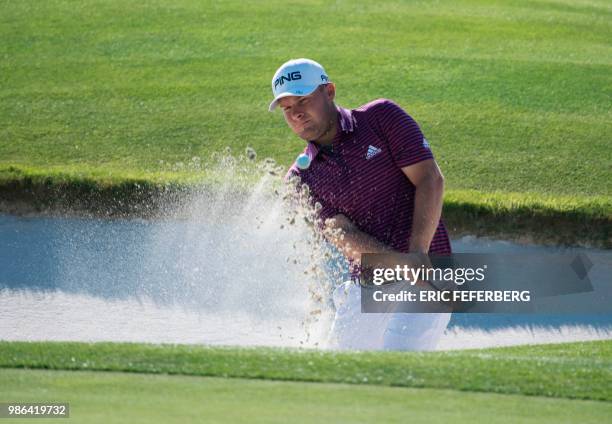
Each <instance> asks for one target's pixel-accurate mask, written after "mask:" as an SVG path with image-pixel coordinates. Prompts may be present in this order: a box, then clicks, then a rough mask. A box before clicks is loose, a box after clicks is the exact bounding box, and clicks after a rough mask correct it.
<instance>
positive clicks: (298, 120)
mask: <svg viewBox="0 0 612 424" xmlns="http://www.w3.org/2000/svg"><path fill="white" fill-rule="evenodd" d="M335 94H336V91H335V87H334V85H333V84H332V83H329V84H326V85H320V86H319V87H318V88H317V89H316V90H315V91H314V92H312V93H310V94H309V95H308V96H289V97H284V98H282V99H280V100H279V102H278V105H279V107H280V108H281V109H282V111H283V114H284V115H285V120H286V121H287V124H289V127H290V128H291V129H292V130H293V132H294V133H296V134H297V135H298V136H299V137H300V138H302V139H304V140H306V141H314V140H318V139H319V138H320V137H321V136H322V135H323V134H325V133H327V132H328V131H329V129H330V126H332V125H333V124H334V119H335V118H336V113H335V112H336V109H335V107H334V96H335Z"/></svg>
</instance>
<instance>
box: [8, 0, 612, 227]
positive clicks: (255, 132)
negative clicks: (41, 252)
mask: <svg viewBox="0 0 612 424" xmlns="http://www.w3.org/2000/svg"><path fill="white" fill-rule="evenodd" d="M281 16H282V18H279V17H281ZM611 19H612V6H611V5H610V3H609V2H608V1H606V0H589V1H586V0H585V1H564V0H557V1H531V0H529V1H527V0H514V1H493V0H491V1H475V0H470V1H466V0H460V1H455V0H452V1H451V0H441V1H437V2H423V1H410V2H389V1H384V2H375V3H372V2H367V1H354V2H353V1H351V2H343V1H340V2H332V3H329V2H323V1H307V2H306V1H304V2H302V1H296V2H291V3H287V2H282V1H265V2H264V1H255V2H249V3H244V2H238V1H224V2H208V1H200V0H197V1H196V0H176V1H173V2H166V1H161V0H152V1H147V2H142V1H132V0H129V1H124V0H122V1H118V0H106V1H93V0H73V1H66V0H47V1H44V2H41V1H36V0H22V1H3V2H0V37H1V38H2V40H3V42H2V43H1V44H0V58H1V60H0V182H2V184H3V186H4V187H5V188H6V187H13V186H14V185H15V184H23V185H25V186H28V184H31V183H32V181H34V182H35V183H36V184H42V185H54V184H55V185H57V184H60V183H62V182H65V181H69V182H70V181H77V182H82V181H84V180H85V181H89V182H94V183H105V182H108V183H112V184H119V183H120V182H121V181H126V180H129V179H136V180H140V181H149V182H151V181H155V182H160V181H161V182H163V181H169V180H177V181H181V180H185V179H188V178H189V176H190V175H191V173H190V172H188V171H186V169H187V167H186V166H185V164H187V163H189V162H190V161H191V160H192V158H194V157H199V158H201V159H202V161H204V162H206V160H207V158H208V157H209V155H210V153H211V152H213V151H220V150H222V149H223V148H224V147H225V146H231V147H232V149H233V151H234V152H243V151H244V148H245V147H246V146H247V145H250V146H253V147H254V148H255V149H256V150H257V152H258V154H259V157H273V158H275V159H276V160H278V161H279V162H280V163H282V164H283V165H288V164H289V163H290V161H291V160H292V159H293V158H294V157H295V156H296V154H297V153H298V152H299V151H300V150H301V148H302V147H301V146H302V145H303V142H301V141H300V140H299V139H297V138H296V137H295V136H294V135H293V134H291V133H290V131H289V129H288V128H287V127H286V124H285V123H284V121H283V119H282V117H281V116H280V115H279V114H278V113H277V114H270V113H268V112H267V104H268V102H269V101H270V96H271V92H270V87H269V80H270V79H271V75H272V73H273V72H274V70H275V69H276V67H277V66H279V65H280V64H281V63H282V62H283V61H285V60H286V59H288V58H292V57H300V56H305V57H312V58H314V59H316V60H318V61H320V62H322V63H323V64H324V65H325V66H326V68H327V71H328V73H329V75H330V76H331V77H332V80H334V81H335V82H336V83H337V86H338V99H337V101H338V103H339V104H341V105H343V106H345V107H354V106H358V105H360V104H362V103H365V102H366V101H369V100H371V99H374V98H378V97H388V98H392V99H394V100H395V101H397V102H398V103H400V104H401V105H402V106H404V107H405V108H406V109H407V110H408V112H409V113H410V114H412V115H413V116H414V117H415V118H416V119H417V121H418V122H419V123H420V124H421V126H422V128H423V130H424V133H425V134H426V136H427V138H428V140H430V142H431V143H432V146H433V149H434V151H435V154H436V156H437V158H438V160H439V162H440V164H441V166H442V169H443V171H444V174H445V176H446V179H447V188H448V193H449V200H448V202H451V206H452V205H458V206H460V207H463V206H465V205H466V204H467V205H468V206H469V205H471V206H472V207H474V208H478V207H479V206H481V205H484V207H490V208H492V209H493V210H497V209H500V210H503V209H517V208H518V209H521V208H525V209H527V210H535V211H536V212H537V211H538V210H539V208H542V207H544V209H546V210H553V211H557V210H560V211H562V212H564V213H565V212H567V213H569V214H572V213H577V214H578V216H577V218H576V220H581V219H600V220H601V219H603V220H604V221H605V222H608V223H609V221H610V219H611V216H612V200H611V199H612V185H610V184H609V182H610V177H611V172H610V170H611V169H612V159H611V156H610V154H609V153H610V134H612V112H611V110H610V93H611V90H612V72H611V71H612V67H611V63H612V59H611V58H612V46H611V45H610V42H609V40H610V39H611V38H612V26H611V25H610V21H611ZM177 164H178V165H177ZM11 184H13V185H11ZM581 214H582V215H581ZM551 219H553V218H551Z"/></svg>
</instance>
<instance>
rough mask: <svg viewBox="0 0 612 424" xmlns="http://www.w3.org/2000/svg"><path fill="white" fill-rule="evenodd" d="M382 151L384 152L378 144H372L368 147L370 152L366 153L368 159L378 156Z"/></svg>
mask: <svg viewBox="0 0 612 424" xmlns="http://www.w3.org/2000/svg"><path fill="white" fill-rule="evenodd" d="M380 152H382V150H381V149H379V148H378V147H376V146H372V145H371V144H370V146H369V147H368V153H366V160H368V159H372V158H373V157H374V156H376V155H377V154H379V153H380Z"/></svg>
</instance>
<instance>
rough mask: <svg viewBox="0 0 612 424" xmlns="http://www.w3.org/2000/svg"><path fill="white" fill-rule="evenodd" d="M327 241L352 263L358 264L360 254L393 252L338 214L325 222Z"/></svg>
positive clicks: (324, 232)
mask: <svg viewBox="0 0 612 424" xmlns="http://www.w3.org/2000/svg"><path fill="white" fill-rule="evenodd" d="M323 234H325V237H326V238H327V240H328V241H329V242H330V243H332V244H333V245H334V246H336V248H337V249H338V250H339V251H340V252H342V254H343V255H344V256H345V257H346V258H347V259H349V260H351V261H353V262H354V263H357V264H358V263H360V261H361V254H362V253H390V252H393V251H394V250H393V249H391V248H389V247H387V246H386V245H385V244H383V243H381V242H379V241H378V240H377V239H375V238H374V237H372V236H371V235H369V234H367V233H364V232H363V231H361V230H360V229H359V228H357V226H356V225H355V224H354V223H353V222H352V221H351V220H350V219H348V218H347V217H346V216H344V215H342V214H338V215H335V216H333V217H332V218H329V219H327V220H326V221H325V229H324V231H323Z"/></svg>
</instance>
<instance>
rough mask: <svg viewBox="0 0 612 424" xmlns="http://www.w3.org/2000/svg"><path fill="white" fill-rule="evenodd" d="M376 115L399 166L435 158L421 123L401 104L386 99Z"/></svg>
mask: <svg viewBox="0 0 612 424" xmlns="http://www.w3.org/2000/svg"><path fill="white" fill-rule="evenodd" d="M376 116H377V120H378V123H379V125H380V129H381V131H382V132H383V135H384V137H385V138H386V140H387V143H388V145H389V149H390V151H391V156H392V157H393V160H394V162H395V164H396V165H397V166H398V167H399V168H403V167H405V166H409V165H414V164H415V163H418V162H421V161H424V160H427V159H433V157H434V156H433V153H432V151H431V149H430V148H429V143H428V142H427V140H426V139H425V137H423V133H422V132H421V129H420V128H419V125H418V124H417V123H416V121H415V120H414V119H412V117H411V116H410V115H408V114H407V113H406V112H405V111H404V110H403V109H402V108H401V107H400V106H398V105H397V104H396V103H394V102H392V101H391V100H384V101H382V102H381V103H380V106H379V108H378V111H377V115H376Z"/></svg>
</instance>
